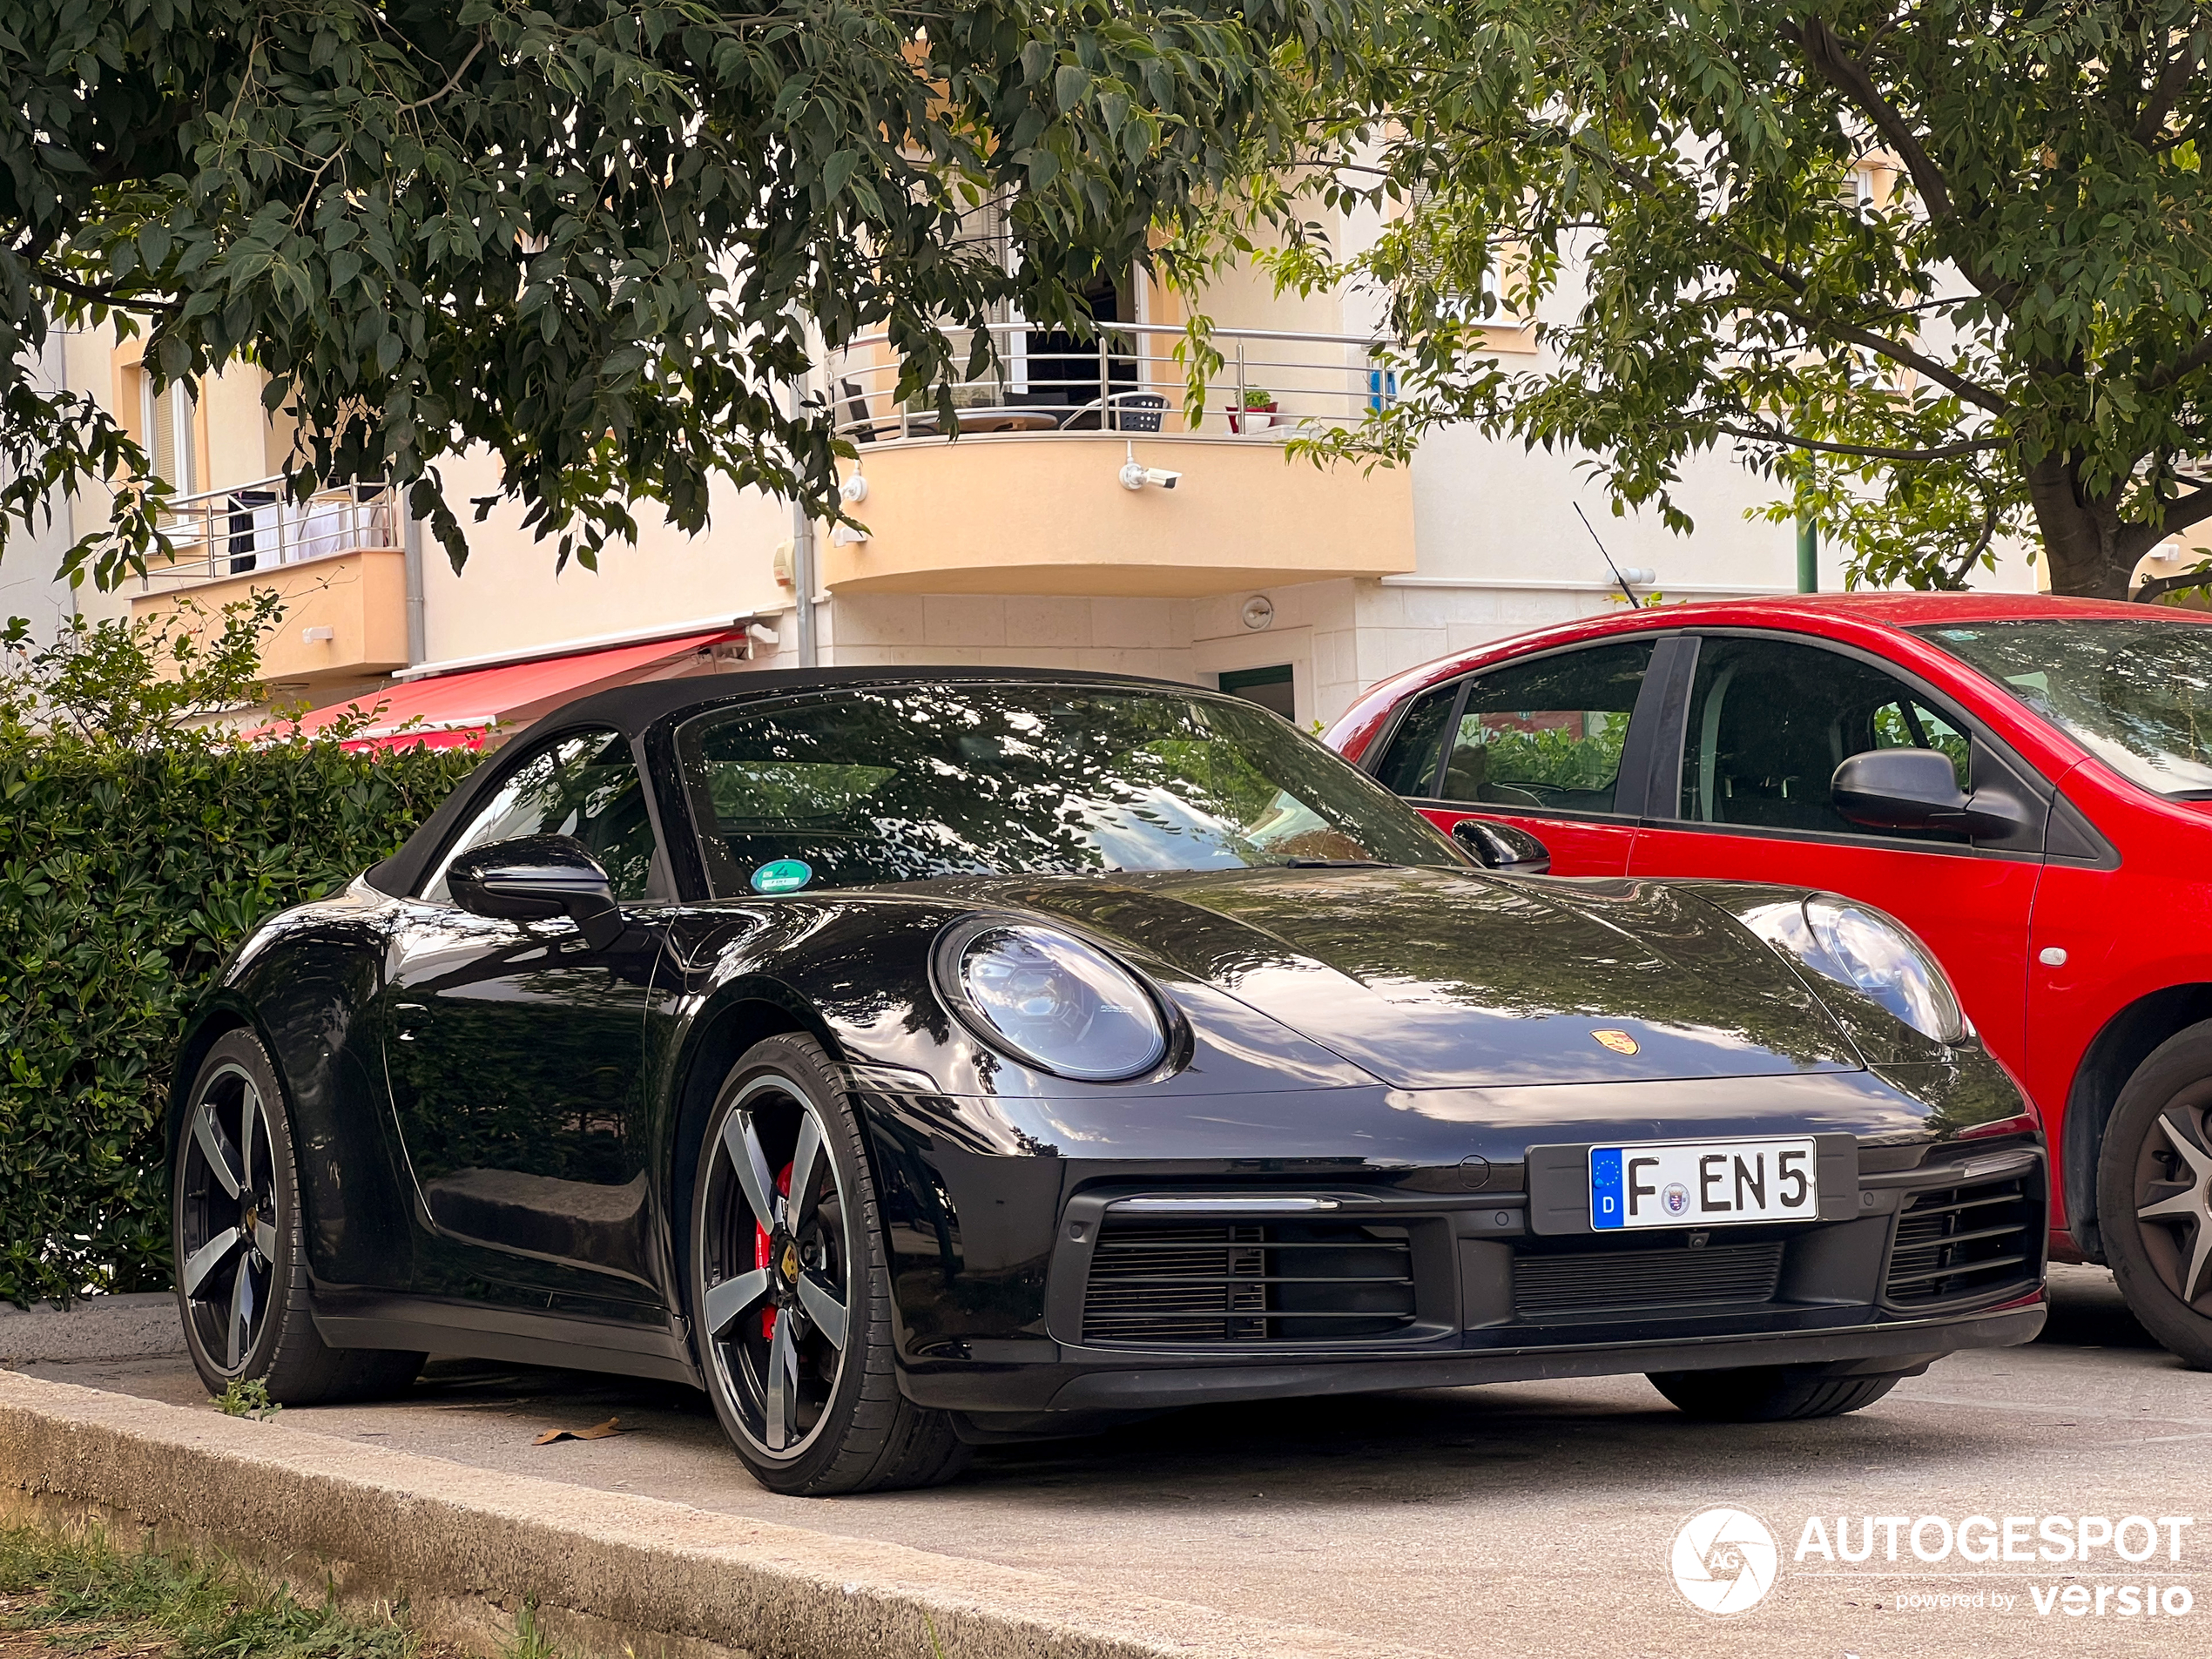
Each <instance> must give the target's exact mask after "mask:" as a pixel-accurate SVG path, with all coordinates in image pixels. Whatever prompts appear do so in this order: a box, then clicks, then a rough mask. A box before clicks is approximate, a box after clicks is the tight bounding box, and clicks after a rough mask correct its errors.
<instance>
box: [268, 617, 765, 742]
mask: <svg viewBox="0 0 2212 1659" xmlns="http://www.w3.org/2000/svg"><path fill="white" fill-rule="evenodd" d="M737 637H738V630H736V629H733V628H722V629H718V630H716V631H714V632H712V633H707V634H686V635H684V636H682V637H678V638H674V639H655V640H651V641H648V642H646V643H645V644H637V645H616V646H612V647H610V648H609V649H607V650H604V651H580V652H578V653H577V654H576V655H574V656H570V657H547V658H540V659H539V660H537V661H536V662H529V663H507V664H502V665H501V666H499V667H497V668H475V669H469V670H467V671H463V672H461V673H455V674H437V675H433V676H432V677H430V678H428V679H419V680H408V681H403V682H402V683H401V684H400V685H395V686H392V687H390V688H389V689H388V690H386V691H371V692H368V693H365V694H363V695H362V696H361V697H357V698H353V699H352V700H351V701H349V702H345V703H334V704H332V705H330V706H329V707H327V708H320V709H316V710H314V711H312V712H310V713H307V714H305V715H302V716H301V717H300V730H301V731H302V732H308V733H313V732H320V731H321V730H322V729H323V728H324V727H325V726H327V725H331V724H332V723H333V722H334V721H335V720H338V719H341V718H344V717H345V716H346V715H347V713H348V712H349V711H359V712H360V713H361V714H362V715H366V716H368V718H369V724H368V726H366V727H365V728H364V729H363V730H362V731H361V732H359V733H358V734H357V735H355V736H354V737H351V738H347V739H346V740H345V747H347V748H348V749H387V748H401V747H405V746H407V745H410V744H421V745H424V746H426V747H428V748H432V749H463V748H466V749H479V748H482V746H483V742H484V738H485V737H486V736H487V735H488V734H489V732H490V730H491V728H492V727H493V726H495V725H527V724H528V723H529V721H531V720H534V719H536V718H537V717H538V716H539V715H541V714H543V713H546V712H547V711H550V710H551V709H553V708H554V707H556V706H557V705H560V704H563V703H565V702H568V701H569V700H570V698H577V697H581V696H583V694H584V693H585V692H587V691H597V690H599V689H600V688H601V687H603V686H607V685H625V684H627V683H629V682H630V681H631V680H635V679H641V678H645V671H647V670H649V669H651V668H654V667H656V666H658V665H659V664H663V663H666V662H670V661H672V660H673V659H675V658H681V657H688V656H690V655H691V653H692V652H694V651H698V650H700V649H701V648H702V647H705V646H707V645H711V644H717V643H718V642H719V641H721V640H725V639H734V638H737ZM286 731H287V727H282V726H269V727H264V728H263V729H262V732H260V733H257V734H256V735H257V736H259V735H275V734H277V733H280V732H286Z"/></svg>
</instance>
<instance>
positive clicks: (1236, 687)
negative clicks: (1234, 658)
mask: <svg viewBox="0 0 2212 1659" xmlns="http://www.w3.org/2000/svg"><path fill="white" fill-rule="evenodd" d="M1221 689H1222V690H1223V691H1226V692H1228V693H1229V695H1230V696H1231V697H1241V698H1244V701H1245V702H1247V703H1257V704H1258V705H1260V707H1262V708H1264V709H1272V710H1273V711H1275V712H1276V713H1278V714H1279V715H1281V716H1282V717H1283V718H1285V720H1295V719H1297V718H1298V698H1297V696H1296V692H1295V688H1294V686H1293V685H1292V683H1291V665H1290V664H1288V663H1278V664H1275V665H1274V666H1273V667H1272V668H1236V669H1231V670H1230V671H1227V672H1226V673H1224V674H1223V675H1222V677H1221Z"/></svg>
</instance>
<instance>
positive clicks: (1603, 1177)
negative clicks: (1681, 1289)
mask: <svg viewBox="0 0 2212 1659" xmlns="http://www.w3.org/2000/svg"><path fill="white" fill-rule="evenodd" d="M1819 1171H1820V1159H1819V1157H1818V1156H1817V1152H1816V1150H1815V1148H1814V1145H1813V1142H1812V1137H1811V1136H1809V1135H1808V1136H1801V1137H1799V1138H1797V1139H1794V1140H1758V1141H1646V1142H1642V1143H1632V1144H1629V1145H1627V1146H1594V1147H1592V1148H1591V1149H1590V1225H1591V1226H1592V1227H1594V1228H1595V1229H1596V1230H1597V1231H1600V1232H1605V1231H1610V1230H1612V1229H1614V1228H1626V1227H1717V1226H1724V1225H1727V1224H1731V1223H1736V1222H1745V1221H1813V1220H1817V1219H1818V1217H1819V1215H1820V1181H1819Z"/></svg>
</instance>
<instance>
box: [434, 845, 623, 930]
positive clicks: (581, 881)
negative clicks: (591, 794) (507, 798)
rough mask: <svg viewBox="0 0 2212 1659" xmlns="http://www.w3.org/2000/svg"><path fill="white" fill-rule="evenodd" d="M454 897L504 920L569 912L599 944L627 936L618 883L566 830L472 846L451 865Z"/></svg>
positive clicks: (450, 885) (448, 875)
mask: <svg viewBox="0 0 2212 1659" xmlns="http://www.w3.org/2000/svg"><path fill="white" fill-rule="evenodd" d="M446 886H447V887H448V889H450V890H451V892H452V894H453V901H454V903H455V904H457V905H459V906H460V907H462V909H463V910H466V911H468V912H469V913H470V914H473V915H478V916H490V917H492V918H494V919H495V920H496V921H553V920H554V919H555V918H556V917H560V916H566V917H567V918H568V919H569V920H570V921H573V922H574V923H576V925H577V929H578V931H580V932H581V933H582V934H583V937H584V940H585V942H586V943H588V944H590V947H591V948H593V949H594V950H607V949H610V948H612V947H613V945H614V944H615V941H617V940H619V939H620V938H621V937H622V934H623V926H624V923H623V919H622V911H621V909H620V907H618V906H617V905H616V903H615V895H614V887H613V884H612V883H610V881H609V880H607V873H606V871H605V870H604V869H602V868H601V867H600V866H599V861H598V860H597V859H595V858H593V857H592V856H591V854H590V853H587V852H585V851H584V850H583V843H582V842H580V841H577V840H574V839H573V838H571V837H570V836H566V835H523V836H517V837H516V839H515V840H511V841H494V842H492V843H490V844H489V846H472V847H470V848H469V850H468V851H467V852H466V853H462V854H461V855H460V856H459V857H457V858H455V860H454V861H453V862H452V863H451V864H448V866H446Z"/></svg>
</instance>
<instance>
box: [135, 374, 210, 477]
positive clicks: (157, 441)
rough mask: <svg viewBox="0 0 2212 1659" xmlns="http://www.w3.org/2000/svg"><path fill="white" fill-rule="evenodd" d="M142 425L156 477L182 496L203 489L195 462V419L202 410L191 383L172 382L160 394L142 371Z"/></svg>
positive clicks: (140, 408) (151, 377)
mask: <svg viewBox="0 0 2212 1659" xmlns="http://www.w3.org/2000/svg"><path fill="white" fill-rule="evenodd" d="M138 399H139V403H138V421H139V430H140V431H141V432H142V433H143V434H144V435H145V437H144V442H145V451H146V458H147V459H148V460H149V461H151V462H152V463H153V475H154V476H155V477H157V478H160V479H163V480H165V482H167V483H168V485H169V487H170V488H171V489H173V490H175V491H176V492H177V494H179V496H189V495H191V494H192V492H193V491H194V490H195V489H198V488H199V482H198V480H197V478H196V477H195V476H194V474H195V472H196V470H197V469H195V467H194V465H193V458H194V455H195V451H196V449H197V447H198V446H197V445H195V444H194V442H192V415H193V414H194V412H195V411H196V410H197V409H198V408H199V399H198V398H197V397H196V396H195V395H193V390H192V383H191V382H190V381H171V382H170V383H169V384H168V386H167V387H165V388H163V390H162V391H161V392H159V393H158V394H157V393H156V392H155V391H154V389H153V376H152V374H149V373H148V372H147V371H145V369H140V370H139V371H138Z"/></svg>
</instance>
